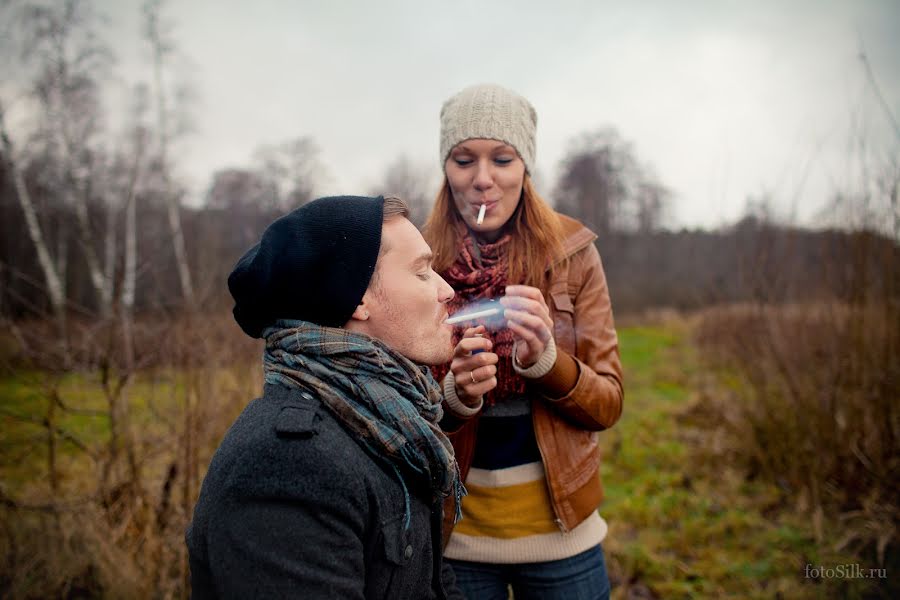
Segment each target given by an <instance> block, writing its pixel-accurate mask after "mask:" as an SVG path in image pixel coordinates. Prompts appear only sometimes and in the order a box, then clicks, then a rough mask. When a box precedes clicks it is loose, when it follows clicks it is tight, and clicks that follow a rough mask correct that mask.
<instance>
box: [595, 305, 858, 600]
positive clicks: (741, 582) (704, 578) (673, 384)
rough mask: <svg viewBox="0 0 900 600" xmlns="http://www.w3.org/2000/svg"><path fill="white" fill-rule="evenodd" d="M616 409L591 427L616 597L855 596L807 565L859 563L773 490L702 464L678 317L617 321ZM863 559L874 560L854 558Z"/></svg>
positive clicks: (692, 372) (849, 587) (690, 366)
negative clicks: (597, 441)
mask: <svg viewBox="0 0 900 600" xmlns="http://www.w3.org/2000/svg"><path fill="white" fill-rule="evenodd" d="M619 345H620V350H621V354H622V360H623V365H624V370H625V390H626V391H625V408H624V411H623V415H622V418H621V419H620V421H619V422H618V423H617V424H616V426H615V427H613V428H612V429H610V430H608V431H606V432H604V433H603V434H602V435H601V444H602V447H603V451H604V460H603V463H602V467H601V476H602V478H603V482H604V489H605V491H606V498H605V501H604V503H603V505H602V506H601V514H602V515H603V516H604V518H606V520H607V521H608V523H609V525H610V531H609V535H608V536H607V538H606V540H605V542H604V547H605V548H606V551H607V553H608V555H609V557H610V559H609V562H610V575H611V577H612V579H613V580H614V582H615V583H617V584H618V585H617V587H615V588H614V592H613V597H614V598H626V597H629V593H630V590H633V591H638V592H639V591H641V590H640V589H639V588H646V589H649V591H650V593H652V594H653V595H654V596H656V597H659V598H667V599H668V598H774V597H779V596H780V597H783V598H821V597H824V598H830V597H835V598H836V597H859V595H860V592H861V590H862V582H861V581H859V580H856V581H852V580H844V581H839V580H828V581H821V582H815V581H813V580H807V579H806V578H805V576H804V570H805V565H806V564H812V565H826V566H834V565H838V564H844V563H854V562H860V561H859V559H857V558H855V557H853V556H852V555H847V554H841V553H839V552H836V551H834V550H832V549H830V548H831V546H829V545H828V544H819V543H817V542H816V541H815V539H814V536H813V533H812V526H811V525H810V523H809V520H808V519H806V518H804V517H803V516H801V515H798V514H795V513H793V512H791V510H789V509H787V508H785V507H786V506H788V505H789V504H788V503H784V502H783V498H781V495H780V492H779V490H778V489H777V488H776V487H775V486H773V485H770V484H766V483H763V482H759V481H753V482H748V481H746V480H744V479H743V478H742V477H741V476H740V475H739V474H738V473H735V472H733V471H732V470H729V468H728V467H727V465H711V464H709V463H708V461H705V460H704V458H703V457H702V456H699V455H698V454H697V452H696V450H695V448H693V447H692V445H691V442H690V440H691V439H692V438H691V434H693V435H698V434H699V435H703V431H702V430H700V431H699V432H698V431H697V429H696V428H693V431H690V430H691V429H692V426H691V425H690V424H689V423H688V421H689V419H686V418H685V415H686V414H687V412H688V410H689V408H690V407H691V405H692V403H693V402H695V401H696V400H695V394H694V393H693V392H692V391H691V390H692V385H693V384H694V382H695V376H696V374H697V370H698V369H699V368H700V367H699V365H698V360H697V357H696V355H695V353H694V349H693V348H692V347H691V345H690V342H689V336H688V330H687V328H686V325H684V324H674V323H673V324H670V325H665V326H658V327H628V328H622V329H620V330H619ZM863 566H864V567H868V566H874V565H863Z"/></svg>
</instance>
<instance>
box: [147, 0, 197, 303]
mask: <svg viewBox="0 0 900 600" xmlns="http://www.w3.org/2000/svg"><path fill="white" fill-rule="evenodd" d="M162 4H163V0H147V1H146V2H145V3H144V5H143V12H144V37H145V39H146V40H147V43H148V44H149V45H150V48H151V51H152V56H153V91H154V96H155V98H156V120H157V122H156V132H157V140H156V141H157V161H158V163H159V174H160V177H161V179H162V184H163V190H164V194H165V199H166V206H167V208H168V217H169V230H170V232H171V234H172V247H173V250H174V252H175V263H176V267H177V269H178V278H179V281H180V282H181V293H182V295H183V298H184V300H185V301H186V302H187V304H188V305H189V306H193V305H194V284H193V279H192V277H191V270H190V266H189V264H188V258H187V250H186V249H185V243H184V231H183V229H182V226H181V203H180V201H179V195H178V194H176V193H175V191H174V189H173V186H172V182H171V175H170V165H169V157H168V153H169V144H170V141H171V135H172V132H171V126H170V118H169V107H168V106H167V101H168V98H167V92H166V89H165V86H164V85H163V69H164V67H165V65H166V60H167V59H168V58H169V56H170V55H171V54H172V52H173V50H174V46H173V43H172V41H171V39H170V34H169V31H168V30H167V28H166V27H165V26H164V24H163V23H162V14H161V13H162Z"/></svg>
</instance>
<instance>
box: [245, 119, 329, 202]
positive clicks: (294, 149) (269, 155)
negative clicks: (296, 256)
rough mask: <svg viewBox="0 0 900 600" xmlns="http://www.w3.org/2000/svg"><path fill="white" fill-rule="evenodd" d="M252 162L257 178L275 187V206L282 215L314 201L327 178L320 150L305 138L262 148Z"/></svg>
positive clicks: (314, 143) (308, 138) (311, 140)
mask: <svg viewBox="0 0 900 600" xmlns="http://www.w3.org/2000/svg"><path fill="white" fill-rule="evenodd" d="M254 158H255V161H256V163H257V169H258V171H259V173H260V175H261V176H262V177H263V178H264V179H266V180H267V181H269V182H272V183H274V185H275V190H276V198H277V206H278V208H279V209H280V210H281V211H283V212H284V211H288V210H291V209H293V208H297V207H298V206H301V205H303V204H306V203H307V202H309V201H310V200H313V199H314V198H315V190H316V188H317V187H318V186H319V185H321V184H322V183H323V180H325V179H326V178H327V177H328V174H327V173H326V171H325V167H324V166H323V165H322V163H321V161H320V160H319V147H318V145H317V144H316V142H315V140H313V139H312V138H311V137H308V136H301V137H297V138H293V139H290V140H287V141H285V142H281V143H278V144H268V145H264V146H262V147H260V148H259V149H257V150H256V152H255V153H254Z"/></svg>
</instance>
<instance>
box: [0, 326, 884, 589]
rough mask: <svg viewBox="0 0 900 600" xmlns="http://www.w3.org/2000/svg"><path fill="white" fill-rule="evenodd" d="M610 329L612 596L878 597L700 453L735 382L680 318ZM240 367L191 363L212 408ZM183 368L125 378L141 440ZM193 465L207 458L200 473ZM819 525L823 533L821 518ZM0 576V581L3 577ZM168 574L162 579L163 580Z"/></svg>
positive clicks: (12, 445) (787, 515)
mask: <svg viewBox="0 0 900 600" xmlns="http://www.w3.org/2000/svg"><path fill="white" fill-rule="evenodd" d="M619 335H620V348H621V352H622V359H623V362H624V366H625V377H626V380H625V389H626V394H625V409H624V412H623V416H622V418H621V420H620V421H619V422H618V423H617V424H616V426H615V427H614V428H612V429H610V430H608V431H606V432H603V433H602V434H601V444H602V447H603V451H604V460H603V463H602V470H601V474H602V477H603V482H604V488H605V490H606V499H605V501H604V504H603V506H602V507H601V514H602V515H603V516H604V517H605V519H606V520H607V522H608V523H609V525H610V530H609V535H608V537H607V538H606V540H605V542H604V547H605V550H606V553H607V563H608V566H609V572H610V578H611V580H612V582H613V585H614V588H613V598H615V599H618V600H623V599H626V598H665V599H678V598H741V599H743V598H767V599H768V598H785V599H789V600H793V599H795V598H879V597H887V596H884V595H883V594H881V595H879V592H877V591H872V590H871V589H870V588H869V587H867V584H870V583H871V580H865V579H862V578H851V577H833V578H825V577H821V576H820V577H815V575H816V571H815V570H816V569H820V568H822V567H825V568H833V569H836V568H837V567H839V566H841V565H853V564H859V565H860V568H861V569H862V570H863V571H865V572H866V573H868V569H869V568H873V567H876V565H875V564H869V563H866V562H865V561H864V560H861V559H860V558H858V557H856V556H853V555H852V554H849V553H847V552H846V551H845V552H843V553H842V552H839V551H837V550H835V549H834V548H835V546H836V544H835V543H834V542H835V540H833V539H830V538H828V537H827V536H826V539H825V540H820V539H819V540H817V539H816V537H815V535H814V533H813V531H814V527H813V524H812V519H811V518H810V517H809V516H808V515H804V514H802V513H801V512H798V509H797V508H796V505H795V504H794V503H793V502H791V501H790V500H791V499H790V498H787V497H785V492H784V491H783V490H782V489H780V488H779V487H778V486H777V485H775V484H772V483H767V482H765V481H762V480H759V479H757V480H748V479H747V478H746V477H745V476H744V475H743V474H741V473H739V472H736V471H735V470H734V469H732V468H730V467H729V466H728V465H727V464H720V462H719V461H717V460H716V459H715V458H713V457H711V456H710V455H709V454H708V453H704V451H703V450H702V448H704V447H708V446H709V443H708V442H709V441H710V439H711V437H710V436H713V432H712V428H711V427H710V423H709V419H708V416H707V415H705V413H704V399H707V398H709V397H710V396H711V395H714V394H717V390H721V389H722V387H727V386H729V385H735V381H736V380H733V379H730V378H729V377H728V374H727V373H717V374H710V373H709V372H708V371H707V370H705V369H704V368H703V367H702V366H701V360H700V358H699V356H698V355H697V353H696V351H695V349H694V346H693V344H692V341H691V335H690V328H689V325H688V324H687V323H686V322H685V321H683V320H677V319H676V320H672V321H666V322H664V323H657V324H654V325H652V326H650V325H645V326H627V327H620V329H619ZM250 371H251V369H250V368H249V367H247V368H242V369H240V370H239V371H227V370H223V371H216V372H209V373H205V374H201V375H199V377H201V378H202V379H203V380H204V381H205V382H207V383H208V385H210V386H212V387H214V388H216V390H217V392H216V394H215V395H214V397H215V398H216V399H217V401H221V402H222V404H221V406H219V407H217V410H221V411H223V414H221V417H222V419H223V420H230V418H232V416H231V413H234V414H236V412H238V411H239V410H240V405H241V403H242V402H244V401H246V400H249V399H250V398H251V397H252V396H253V394H254V390H255V388H258V386H259V379H258V374H256V375H254V376H252V377H251V376H248V375H247V374H248V373H250ZM235 373H238V374H239V375H236V374H235ZM254 373H255V369H254ZM194 376H198V375H197V374H195V375H194ZM46 377H47V375H45V374H42V373H37V372H28V373H26V372H19V373H16V374H14V375H12V376H7V377H5V378H0V398H2V404H0V407H2V413H0V423H2V427H0V485H2V490H3V491H5V492H6V493H9V494H11V495H13V496H16V497H18V498H20V499H22V498H23V496H24V497H27V499H28V500H30V501H39V500H40V494H41V493H42V491H43V493H45V494H47V493H49V492H48V490H49V488H48V487H47V484H46V471H47V466H46V444H45V443H44V442H43V439H44V438H45V437H46V428H45V427H43V426H42V425H40V421H41V420H42V419H43V418H45V416H46V412H47V406H48V400H47V390H48V389H50V388H51V387H52V386H50V385H49V383H48V380H47V379H46ZM182 379H183V376H182V375H181V374H176V373H171V372H169V373H167V372H165V371H162V372H158V373H154V374H149V373H148V374H142V376H140V377H138V378H136V379H135V381H134V382H133V383H131V384H130V386H129V388H128V390H127V393H128V398H129V405H130V406H131V411H132V415H131V418H132V423H133V424H134V427H135V429H136V430H137V431H138V433H139V437H140V438H141V440H142V444H141V447H147V448H150V447H155V445H154V444H152V443H151V441H152V440H151V438H153V437H155V436H156V435H157V434H158V435H159V436H164V435H165V432H166V430H168V429H171V428H173V427H175V425H173V423H177V420H178V413H179V411H180V410H181V408H180V403H181V402H183V401H184V398H185V396H186V394H187V392H186V391H185V390H186V388H187V387H189V386H186V385H185V384H184V382H183V381H182ZM58 383H59V385H58V387H57V389H58V390H59V393H60V394H61V396H62V397H63V398H64V400H65V402H66V403H68V404H70V405H72V406H77V407H78V408H80V409H90V410H97V411H102V410H104V403H105V400H104V396H103V391H102V387H101V386H100V384H99V381H98V380H97V379H96V378H95V377H92V376H90V375H68V376H66V378H65V379H63V380H61V381H59V382H58ZM226 397H227V398H228V402H224V400H223V399H224V398H226ZM224 412H227V413H229V414H228V415H225V414H224ZM10 415H19V416H25V417H29V418H33V419H35V420H36V421H37V422H33V423H30V422H27V421H23V420H22V419H20V418H15V417H13V416H10ZM226 416H227V419H225V418H226ZM705 417H707V418H705ZM58 418H59V421H58V423H57V424H58V426H59V427H60V428H61V429H64V430H65V431H67V432H70V433H71V434H72V435H73V436H76V437H77V438H78V439H79V440H81V441H83V442H84V443H86V444H87V445H88V446H93V447H97V448H98V449H100V448H101V447H102V446H103V445H104V444H105V443H106V441H107V440H108V439H109V435H110V431H109V422H108V419H106V418H104V417H103V416H97V415H90V414H64V413H60V415H59V417H58ZM167 421H168V422H167ZM224 426H225V425H223V427H224ZM701 442H704V443H701ZM156 446H158V445H156ZM213 446H214V444H213ZM208 450H209V451H211V450H212V448H209V449H208ZM59 454H60V457H59V463H58V468H59V469H60V470H61V471H62V472H63V474H64V475H65V477H64V480H63V482H62V483H63V485H61V487H60V493H63V494H65V493H73V494H74V493H75V492H76V490H77V488H78V485H79V480H81V477H80V474H81V473H84V472H85V470H84V469H85V468H86V467H85V464H84V458H83V453H80V454H81V455H82V459H81V465H80V466H79V465H78V464H76V463H75V461H74V459H73V456H75V455H77V454H79V453H78V452H75V449H74V446H72V445H71V444H70V443H68V442H65V441H64V440H63V441H61V442H60V445H59ZM202 454H203V455H204V456H208V454H207V452H206V451H204V452H203V453H202ZM67 460H68V461H69V462H66V461H67ZM155 462H164V461H155ZM203 470H205V464H204V465H202V466H201V473H200V474H201V475H202V471H203ZM154 479H155V477H154ZM7 514H8V515H10V516H11V517H14V516H15V515H16V514H21V513H15V512H12V513H7ZM824 525H825V531H826V532H827V531H830V528H829V524H828V523H825V524H824ZM11 526H12V527H13V528H14V527H15V523H11ZM182 531H183V528H182V526H181V525H180V524H179V525H173V526H172V531H171V533H167V534H166V535H171V536H172V539H171V540H170V547H174V546H175V545H178V544H182V542H181V539H182V538H181V535H182V533H181V532H182ZM0 546H2V544H0ZM19 550H20V551H22V550H23V549H22V548H20V549H19ZM138 563H140V561H138ZM807 566H809V569H810V570H808V569H807ZM807 573H809V574H810V575H813V576H812V577H807ZM3 575H4V574H0V583H2V582H3V581H4V580H6V579H7V577H8V576H9V574H8V573H7V574H5V575H6V576H3ZM820 575H821V574H820ZM886 575H887V576H888V577H889V576H890V575H892V573H890V572H888V573H887V574H886ZM150 585H151V586H152V585H153V584H150ZM179 585H180V584H179V583H177V581H174V580H173V584H172V586H173V587H172V588H171V589H172V590H177V589H179V588H178V586H179ZM867 590H869V591H867ZM20 591H21V590H20ZM0 595H3V589H2V586H0ZM31 595H32V596H33V595H34V594H31ZM139 595H140V594H139ZM26 596H28V594H27V593H26Z"/></svg>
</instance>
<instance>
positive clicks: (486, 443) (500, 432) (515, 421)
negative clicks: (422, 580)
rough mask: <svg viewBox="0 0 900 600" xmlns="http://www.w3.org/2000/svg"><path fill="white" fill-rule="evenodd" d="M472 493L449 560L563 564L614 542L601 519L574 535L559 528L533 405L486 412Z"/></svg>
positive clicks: (511, 404) (525, 402)
mask: <svg viewBox="0 0 900 600" xmlns="http://www.w3.org/2000/svg"><path fill="white" fill-rule="evenodd" d="M466 488H467V489H468V492H469V493H468V495H467V496H466V497H465V498H463V503H462V514H463V518H462V520H461V521H460V522H459V523H457V525H456V527H455V529H454V530H453V534H452V535H451V536H450V540H449V543H448V545H447V548H446V550H445V552H444V554H445V556H446V557H448V558H452V559H457V560H467V561H473V562H484V563H505V564H512V563H526V562H544V561H550V560H559V559H562V558H569V557H571V556H575V555H576V554H579V553H580V552H583V551H585V550H587V549H589V548H592V547H593V546H596V545H597V544H599V543H600V542H601V541H602V540H603V538H604V537H605V536H606V530H607V526H606V522H605V521H604V520H603V519H602V517H600V515H599V514H598V513H596V512H594V513H593V514H592V515H591V516H590V517H589V518H587V519H586V520H585V521H583V522H582V523H581V524H580V525H578V526H577V527H576V528H575V529H573V530H572V531H569V532H562V531H561V530H560V529H559V527H558V526H557V524H556V517H555V515H554V514H553V507H552V505H551V502H550V495H549V492H548V490H547V482H546V477H545V474H544V467H543V463H542V462H541V455H540V450H539V448H538V445H537V440H536V439H535V435H534V428H533V426H532V420H531V400H529V399H528V398H519V399H516V400H512V401H506V402H503V403H501V404H497V405H494V406H491V407H486V408H485V409H484V413H483V414H482V415H481V420H480V422H479V425H478V439H477V441H476V445H475V455H474V458H473V461H472V468H471V469H470V471H469V475H468V477H467V479H466Z"/></svg>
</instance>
